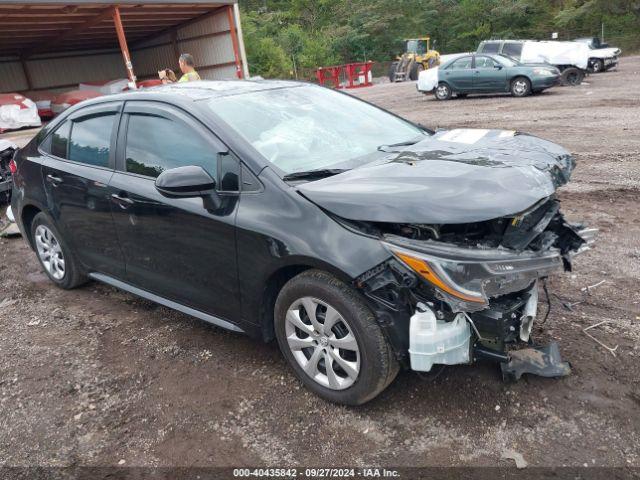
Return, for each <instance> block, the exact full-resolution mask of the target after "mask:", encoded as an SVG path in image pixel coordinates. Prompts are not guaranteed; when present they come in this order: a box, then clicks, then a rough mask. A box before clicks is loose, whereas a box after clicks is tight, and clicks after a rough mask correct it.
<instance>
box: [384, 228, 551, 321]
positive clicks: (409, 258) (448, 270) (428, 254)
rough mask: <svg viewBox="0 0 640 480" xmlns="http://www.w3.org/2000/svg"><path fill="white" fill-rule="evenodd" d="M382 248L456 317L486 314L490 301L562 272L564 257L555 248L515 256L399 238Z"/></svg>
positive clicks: (504, 252)
mask: <svg viewBox="0 0 640 480" xmlns="http://www.w3.org/2000/svg"><path fill="white" fill-rule="evenodd" d="M387 238H388V239H389V237H387ZM383 243H384V245H385V247H386V248H387V249H388V250H389V251H390V252H391V253H392V254H393V255H394V256H395V257H396V258H397V259H398V260H399V261H401V262H402V263H403V264H404V265H406V266H407V267H409V268H410V269H411V270H413V271H414V272H416V273H417V274H418V275H419V276H420V277H421V278H422V279H424V280H425V281H426V282H428V283H429V284H430V286H431V287H434V288H435V290H436V292H437V293H438V296H440V297H441V298H442V300H444V301H446V302H447V303H448V304H449V305H450V306H451V308H452V310H453V311H454V312H459V311H477V310H483V309H485V308H487V307H488V305H489V298H490V297H494V296H498V295H505V294H507V293H511V292H517V291H520V290H524V289H525V288H527V287H528V286H530V285H531V283H532V282H533V281H535V280H536V279H538V278H539V277H543V276H547V275H549V274H550V273H551V272H553V271H555V270H557V269H561V268H562V257H561V255H560V252H559V251H558V250H556V249H553V250H549V251H547V252H544V253H536V252H524V253H517V252H513V251H507V250H505V249H500V248H497V249H479V248H476V249H473V248H464V247H456V246H454V245H448V244H445V243H441V242H435V241H426V242H415V241H406V239H400V238H399V239H398V242H397V243H396V241H392V242H383Z"/></svg>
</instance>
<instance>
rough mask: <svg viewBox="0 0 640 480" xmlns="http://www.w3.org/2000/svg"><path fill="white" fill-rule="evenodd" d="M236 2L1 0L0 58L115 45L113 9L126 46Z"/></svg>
mask: <svg viewBox="0 0 640 480" xmlns="http://www.w3.org/2000/svg"><path fill="white" fill-rule="evenodd" d="M235 3H236V0H229V1H219V2H212V1H210V0H209V1H203V0H189V1H180V0H171V1H168V0H153V1H151V0H136V1H131V0H120V1H118V0H115V1H110V2H105V1H95V0H83V1H74V0H63V1H58V0H39V1H37V2H33V3H28V4H26V3H25V2H22V3H17V2H0V57H2V56H20V57H21V58H28V57H30V56H31V55H34V54H40V53H47V52H60V51H73V50H89V49H106V48H118V46H119V43H118V37H117V36H116V34H115V33H116V32H115V30H114V18H113V9H114V7H117V10H118V11H119V13H120V18H121V20H122V26H123V28H124V31H125V32H126V39H127V42H128V43H129V45H131V46H135V44H136V43H139V42H142V41H145V40H147V39H150V38H153V37H155V36H157V35H160V34H162V33H165V32H167V31H170V30H171V29H173V28H177V27H179V26H181V25H185V24H188V23H190V22H195V21H197V20H199V19H201V18H203V17H204V16H206V15H211V14H213V13H215V12H216V11H217V10H218V9H221V8H224V7H225V6H228V5H234V4H235Z"/></svg>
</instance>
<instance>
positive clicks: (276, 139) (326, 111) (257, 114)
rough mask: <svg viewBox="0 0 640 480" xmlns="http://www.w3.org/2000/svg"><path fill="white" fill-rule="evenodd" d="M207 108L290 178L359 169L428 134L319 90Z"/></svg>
mask: <svg viewBox="0 0 640 480" xmlns="http://www.w3.org/2000/svg"><path fill="white" fill-rule="evenodd" d="M207 104H208V106H209V107H210V108H211V110H212V111H213V112H214V113H215V114H216V115H217V116H219V117H220V118H221V119H222V120H223V121H225V122H226V123H227V124H228V125H229V126H230V127H231V128H232V129H234V130H235V131H236V132H238V133H239V134H240V135H241V136H242V137H243V138H244V139H245V140H246V141H248V142H249V143H250V144H251V145H252V146H253V147H254V148H255V149H256V150H257V151H258V152H260V153H261V154H262V155H263V156H264V157H265V158H266V159H267V160H268V161H269V162H271V163H272V164H274V165H275V166H277V167H278V168H279V169H280V170H282V171H283V172H284V173H285V174H289V173H293V172H301V171H308V170H316V169H327V168H341V169H345V168H354V167H357V166H359V165H362V164H364V163H368V162H370V161H373V160H375V159H376V158H378V157H379V156H382V155H385V153H384V151H383V152H381V151H380V150H379V149H378V147H380V146H381V145H383V146H384V145H387V146H388V145H394V144H398V143H402V142H408V141H411V140H416V138H419V137H420V136H421V135H426V133H425V132H424V131H422V130H420V129H419V128H418V127H416V126H414V125H412V124H411V123H409V122H406V121H404V120H402V119H400V118H398V117H395V116H393V115H391V114H389V113H387V112H385V111H383V110H380V109H379V108H376V107H374V106H372V105H369V104H367V103H365V102H362V101H360V100H357V99H355V98H353V97H351V96H349V95H345V94H341V93H338V92H335V91H333V90H329V89H327V88H323V87H319V86H315V85H301V86H296V87H289V88H277V89H271V90H263V91H258V92H252V93H244V94H239V95H230V96H227V97H219V98H215V99H211V100H208V101H207ZM416 141H417V140H416ZM383 150H384V149H383Z"/></svg>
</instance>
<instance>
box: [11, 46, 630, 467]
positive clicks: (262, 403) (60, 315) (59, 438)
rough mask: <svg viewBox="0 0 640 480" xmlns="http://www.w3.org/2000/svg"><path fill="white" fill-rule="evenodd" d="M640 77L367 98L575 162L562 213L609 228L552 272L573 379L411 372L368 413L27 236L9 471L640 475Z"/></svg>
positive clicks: (273, 350)
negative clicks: (390, 469)
mask: <svg viewBox="0 0 640 480" xmlns="http://www.w3.org/2000/svg"><path fill="white" fill-rule="evenodd" d="M638 72H640V57H628V58H623V59H622V61H621V64H620V67H619V69H618V71H614V72H609V73H606V74H601V75H591V76H589V77H588V78H587V84H585V85H582V86H579V87H575V88H569V87H566V88H557V89H553V90H551V91H549V92H547V93H543V94H541V95H535V96H532V97H528V98H524V99H516V98H511V97H509V96H500V95H495V96H485V97H476V98H474V97H470V98H467V99H465V100H457V99H454V100H452V101H449V102H437V101H435V100H434V99H433V97H432V96H424V95H420V94H418V93H417V92H416V90H415V84H413V83H405V84H381V85H378V86H375V87H372V88H369V89H362V90H360V91H358V92H356V94H357V95H359V96H362V97H363V98H366V99H367V100H369V101H372V102H374V103H377V104H379V105H381V106H383V107H385V108H387V109H390V110H392V111H394V112H396V113H398V114H401V115H404V116H407V117H408V118H410V119H411V120H414V121H417V122H421V123H423V124H425V125H428V126H431V127H445V128H452V127H482V128H505V129H516V130H521V131H525V132H529V133H533V134H536V135H539V136H541V137H544V138H548V139H550V140H552V141H556V142H558V143H560V144H562V145H564V146H566V147H567V148H568V149H569V150H571V151H572V152H574V153H575V155H576V158H577V160H578V168H577V170H576V172H575V175H574V179H573V181H572V183H571V184H569V185H568V186H566V187H563V188H562V189H561V191H560V198H561V200H562V207H563V210H564V211H565V212H566V213H567V214H568V216H569V217H570V218H571V219H573V220H577V219H583V220H584V221H585V222H587V223H588V224H590V225H592V226H595V227H598V228H600V230H601V234H600V237H599V240H598V244H597V246H596V248H595V249H593V250H592V251H590V252H587V253H586V254H584V255H583V256H582V257H580V259H579V260H577V261H576V263H575V271H574V272H573V273H571V274H566V275H561V276H556V277H553V278H552V279H550V281H549V290H550V291H551V292H553V293H555V294H557V295H558V297H555V296H554V297H552V299H551V300H552V304H553V308H552V310H551V313H550V315H549V318H548V320H547V321H546V323H545V324H544V325H536V327H535V330H534V335H535V338H536V340H537V341H539V342H541V343H543V342H547V341H550V340H557V341H558V342H559V344H560V348H561V351H562V353H563V356H564V357H565V358H566V359H567V360H569V361H570V362H571V364H572V367H573V374H572V375H571V376H569V377H566V378H563V379H543V378H536V377H524V378H523V379H522V380H521V381H520V382H517V383H513V384H505V383H502V381H501V379H500V375H499V372H498V369H497V367H496V366H494V365H491V364H479V365H476V366H462V367H449V368H446V369H445V370H444V371H442V373H441V374H440V375H437V376H436V375H435V374H433V375H431V374H430V375H423V376H419V375H417V374H415V373H412V372H405V373H402V374H401V375H400V376H399V377H398V379H397V380H396V382H394V383H393V384H392V385H391V387H390V388H389V389H388V390H387V391H385V392H384V393H383V394H382V395H381V396H380V397H379V398H378V399H376V400H375V401H373V402H371V403H370V404H367V405H366V406H364V407H361V408H345V407H337V406H334V405H330V404H328V403H325V402H324V401H322V400H320V399H318V398H316V397H315V396H313V395H312V394H310V393H309V392H307V391H306V390H305V389H304V388H303V387H302V386H301V384H300V383H299V382H297V381H296V380H295V379H294V378H293V376H292V374H291V372H290V370H289V369H288V368H287V366H286V365H285V363H284V361H283V359H282V357H281V356H280V353H279V352H278V349H277V346H276V345H275V344H271V345H263V344H260V343H258V342H255V341H252V340H249V339H248V338H245V337H242V336H239V335H236V334H232V333H228V332H225V331H222V330H220V329H217V328H214V327H210V326H208V325H205V324H203V323H201V322H198V321H197V320H194V319H192V318H189V317H187V316H184V315H182V314H179V313H176V312H173V311H170V310H168V309H166V308H163V307H159V306H156V305H153V304H151V303H149V302H146V301H143V300H140V299H137V298H135V297H133V296H131V295H128V294H125V293H122V292H119V291H117V290H114V289H112V288H110V287H106V286H104V285H99V284H95V283H92V284H89V285H87V286H85V287H83V288H80V289H77V290H74V291H61V290H58V289H56V288H55V287H53V286H52V285H51V284H50V283H49V282H48V281H47V279H46V277H45V276H44V275H43V274H42V273H41V270H40V267H39V265H38V263H37V261H36V258H35V256H34V254H33V253H32V252H31V251H29V249H28V248H27V246H26V245H25V244H24V242H23V241H22V240H20V239H11V240H6V239H3V240H0V259H1V262H0V280H1V282H0V302H1V301H2V300H3V299H8V300H10V301H12V302H13V303H11V305H8V306H6V307H3V308H2V309H1V310H0V332H1V333H0V465H3V464H4V465H116V464H118V462H120V461H121V460H124V461H125V462H126V465H145V466H238V465H248V464H250V465H265V464H277V465H280V466H282V465H284V464H288V465H316V466H318V465H323V466H329V465H368V466H370V465H374V464H375V465H390V466H391V465H395V466H437V465H476V466H477V465H500V466H511V465H512V464H513V460H508V459H505V458H502V453H503V452H504V451H507V450H513V451H515V452H519V453H521V454H522V455H523V457H524V459H525V460H526V462H528V464H529V465H530V466H541V465H544V466H562V465H571V466H583V465H588V466H636V467H637V466H640V454H639V452H640V433H639V432H640V388H639V387H640V288H638V285H639V284H640V283H639V282H640V208H639V207H640V190H639V189H638V188H639V187H638V186H639V185H640V136H639V135H638V134H637V132H638V131H640V116H639V115H638V111H637V110H638V108H637V106H638V104H639V102H640V87H638V85H640V82H639V80H640V78H639V73H638ZM601 280H605V283H603V284H601V285H600V286H598V287H596V288H594V289H593V290H592V291H591V293H590V294H589V295H588V294H586V293H583V292H581V289H582V288H583V287H585V286H588V285H594V284H597V283H598V282H600V281H601ZM561 302H564V303H569V304H575V305H574V306H573V307H572V308H573V310H572V311H570V310H567V309H566V308H564V307H563V306H562V303H561ZM577 302H580V303H577ZM544 308H545V300H544V296H543V297H542V299H541V305H540V309H541V310H544ZM603 320H607V322H608V323H607V324H605V325H603V326H602V327H599V328H597V329H594V330H592V331H590V333H592V334H593V335H595V336H597V338H599V339H600V340H601V341H603V342H604V343H606V344H608V345H612V346H615V345H618V350H617V351H616V356H615V357H614V356H613V355H611V354H610V353H609V352H607V351H606V350H604V349H603V348H601V347H600V346H599V345H598V344H597V343H595V342H594V341H593V340H591V339H589V338H588V337H587V336H586V335H584V333H583V332H582V330H583V329H584V328H586V327H587V326H589V325H593V324H594V323H597V322H600V321H603Z"/></svg>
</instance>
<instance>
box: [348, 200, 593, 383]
mask: <svg viewBox="0 0 640 480" xmlns="http://www.w3.org/2000/svg"><path fill="white" fill-rule="evenodd" d="M503 223H504V228H503V229H502V230H501V231H500V238H499V240H497V241H494V242H489V241H483V240H482V239H480V240H474V242H471V243H473V244H471V243H467V244H462V243H464V241H461V240H460V237H457V238H455V239H453V241H451V239H449V238H448V239H447V240H449V241H448V242H444V241H443V240H444V239H445V238H444V237H445V235H441V237H440V238H437V237H438V235H435V237H436V238H429V239H427V240H424V239H421V238H407V237H406V236H401V235H397V234H389V233H387V234H383V237H382V238H383V243H384V244H385V246H386V247H387V249H388V250H389V251H390V252H391V253H392V254H393V257H392V258H391V259H390V260H388V261H387V262H386V263H385V264H383V265H380V266H378V267H377V268H376V269H374V270H372V271H370V272H367V273H366V274H364V275H363V276H361V277H360V278H358V279H357V280H356V285H357V286H358V287H359V288H361V290H362V291H363V293H364V294H365V295H366V296H367V297H368V298H369V299H370V300H371V303H372V305H373V306H374V308H375V309H376V313H377V314H378V318H379V319H381V324H382V325H383V326H384V327H385V331H386V332H387V336H388V338H389V339H390V341H391V342H392V344H394V346H395V347H396V348H395V349H396V351H397V352H399V357H400V360H401V361H403V362H404V364H405V365H406V366H408V367H410V368H411V369H413V370H417V371H430V370H431V368H432V367H433V365H455V364H467V363H472V362H474V361H476V360H491V361H497V362H499V363H500V364H501V368H502V372H503V377H504V378H505V379H514V380H517V379H519V378H520V377H521V376H522V374H524V373H530V374H536V375H542V376H564V375H568V374H569V373H570V366H569V364H568V363H567V362H564V361H562V359H561V357H560V353H559V348H558V346H557V344H555V343H551V344H550V345H548V346H546V347H542V346H536V345H535V344H534V342H533V340H532V338H531V332H532V328H533V325H534V322H535V320H536V317H537V306H538V300H539V290H540V288H541V282H544V281H545V279H546V277H548V276H549V275H551V274H553V273H555V272H558V271H562V270H563V269H564V270H571V262H572V260H573V258H574V257H575V255H577V254H578V253H580V252H583V251H585V250H586V249H588V248H589V246H590V245H591V244H592V243H593V240H594V236H595V233H596V230H595V229H586V228H583V227H582V226H579V225H572V224H569V223H567V222H566V221H565V220H564V218H563V217H562V215H561V214H560V213H559V209H558V202H557V201H556V200H555V199H548V200H547V201H545V202H543V203H542V205H538V206H535V208H532V209H530V210H528V211H527V212H524V213H523V214H520V215H517V216H513V217H510V218H508V219H506V221H505V222H503ZM515 225H518V226H519V227H520V228H513V227H514V226H515ZM423 227H425V228H426V227H427V226H423ZM429 228H432V226H429ZM501 228H502V227H501ZM465 238H466V237H465ZM403 332H404V334H403ZM406 332H408V335H407V333H406ZM523 347H525V348H523Z"/></svg>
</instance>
